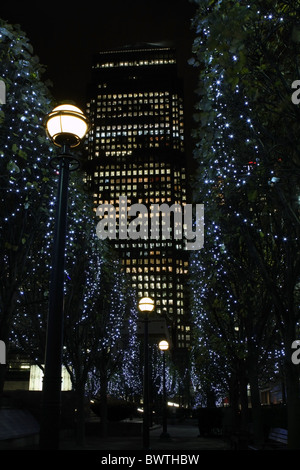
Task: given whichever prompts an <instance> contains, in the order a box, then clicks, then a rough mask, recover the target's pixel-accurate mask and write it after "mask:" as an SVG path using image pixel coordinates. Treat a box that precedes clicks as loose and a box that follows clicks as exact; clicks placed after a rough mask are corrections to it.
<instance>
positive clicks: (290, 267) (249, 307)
mask: <svg viewBox="0 0 300 470" xmlns="http://www.w3.org/2000/svg"><path fill="white" fill-rule="evenodd" d="M195 3H197V4H198V6H199V8H198V12H197V15H196V16H195V21H194V26H195V28H196V39H195V42H194V53H195V56H194V59H193V60H192V61H191V62H193V63H194V65H196V66H200V67H201V68H200V73H199V103H198V112H197V114H196V116H195V117H196V119H197V120H198V122H199V127H198V129H197V130H196V131H195V138H196V140H197V143H196V150H195V159H196V161H197V162H198V175H197V177H196V181H195V182H196V185H197V190H196V191H195V197H196V199H197V201H199V202H202V203H204V204H205V214H206V215H205V218H206V233H205V246H204V248H203V250H202V252H201V253H199V254H196V255H195V256H194V259H193V268H194V271H195V272H196V273H198V276H197V278H196V277H194V279H195V282H194V285H193V288H194V293H195V295H197V296H201V298H202V301H201V305H200V306H199V305H197V304H196V303H195V307H194V311H195V320H196V325H197V326H198V327H199V335H200V337H201V336H202V335H203V334H204V333H205V332H206V330H205V328H204V329H202V328H203V324H204V325H208V327H209V326H211V327H212V329H213V337H214V338H217V337H219V343H220V344H221V347H220V344H219V345H217V348H216V345H212V342H211V340H210V347H213V348H212V353H213V352H218V351H219V352H221V356H222V355H223V354H225V357H226V359H227V367H228V377H229V378H232V377H233V374H234V373H235V374H236V378H237V380H238V381H240V382H241V383H244V390H245V384H247V382H248V381H250V383H251V385H252V386H251V394H252V401H253V403H252V405H253V404H254V407H255V410H256V411H257V416H256V417H255V423H256V424H257V423H258V424H259V419H260V417H259V409H260V407H259V405H260V403H259V394H258V387H259V380H262V378H263V377H258V374H257V372H256V374H255V370H256V371H257V370H259V369H258V368H263V371H264V374H265V376H264V378H265V379H268V375H267V374H271V372H270V371H269V370H268V369H267V368H266V365H267V364H269V361H270V358H272V357H273V358H274V366H273V368H274V369H275V357H276V358H277V356H278V354H279V357H280V351H282V353H281V361H284V366H285V373H286V377H287V389H288V409H289V410H290V411H291V412H290V413H289V436H290V444H291V446H296V445H297V444H296V443H297V442H299V432H300V431H299V429H298V428H297V426H298V425H297V420H298V422H299V419H298V418H295V416H298V412H299V411H300V408H299V406H300V403H299V371H298V370H295V368H293V364H292V363H291V360H290V351H291V349H290V348H291V344H292V341H293V340H294V339H296V338H297V333H298V322H299V298H298V297H297V287H298V285H299V281H300V265H299V260H298V257H297V253H298V252H299V205H298V195H299V163H300V162H299V157H298V156H299V152H298V143H297V139H296V129H297V125H298V124H297V117H298V113H299V111H298V109H297V107H296V106H295V105H293V103H292V102H291V83H292V82H293V81H294V80H295V77H297V75H298V68H297V51H299V42H300V41H299V31H298V29H297V28H298V26H297V21H296V16H297V5H296V4H295V2H291V1H281V2H259V1H255V2H251V4H249V2H231V3H230V4H228V2H224V1H221V2H214V1H204V0H203V1H196V2H195ZM199 188H200V189H199ZM282 346H283V347H282ZM283 355H284V357H283ZM215 357H216V355H215V354H214V358H215ZM217 357H218V356H217ZM276 360H277V359H276ZM234 365H236V366H237V367H234ZM238 365H239V366H238ZM255 375H256V377H255ZM244 395H245V392H244ZM297 396H298V398H297ZM241 398H242V397H240V399H241ZM244 399H245V398H244ZM292 410H294V411H292ZM295 410H297V411H295ZM293 413H294V414H293ZM259 429H260V430H261V427H260V426H259V425H258V426H257V429H256V437H257V438H258V440H259V439H261V434H260V435H259V432H260V431H259ZM297 436H298V437H297Z"/></svg>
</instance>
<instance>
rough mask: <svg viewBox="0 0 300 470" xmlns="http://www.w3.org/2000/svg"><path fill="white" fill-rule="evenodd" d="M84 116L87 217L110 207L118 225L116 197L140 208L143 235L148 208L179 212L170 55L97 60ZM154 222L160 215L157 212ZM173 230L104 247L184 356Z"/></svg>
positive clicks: (181, 191)
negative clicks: (90, 207) (91, 209)
mask: <svg viewBox="0 0 300 470" xmlns="http://www.w3.org/2000/svg"><path fill="white" fill-rule="evenodd" d="M87 111H88V114H89V118H90V120H91V124H92V131H91V132H90V135H89V141H88V152H89V159H90V160H92V161H93V163H94V164H93V165H92V173H91V174H90V176H89V178H90V183H91V186H92V188H93V193H94V204H95V209H96V208H97V207H98V206H99V205H101V204H110V205H112V206H114V208H115V209H116V216H117V221H118V217H121V216H122V217H124V213H122V214H121V211H120V212H118V210H119V202H120V197H122V196H124V197H127V206H128V207H131V206H132V205H133V204H137V203H138V204H143V205H144V206H145V207H146V208H147V212H148V214H146V217H148V222H149V227H150V223H151V217H152V216H151V215H150V212H151V210H150V208H151V205H152V204H159V205H160V206H161V204H167V205H168V206H169V207H171V206H172V204H174V203H176V204H180V205H181V206H182V207H183V205H184V204H185V202H186V171H185V153H184V119H183V118H184V116H183V93H182V84H181V81H180V80H179V79H178V77H177V65H176V55H175V51H174V50H172V49H170V48H165V47H156V46H151V45H146V46H145V45H143V46H141V47H126V48H123V49H121V50H117V51H111V52H103V53H102V52H101V53H98V54H97V55H96V56H95V58H94V63H93V69H92V83H91V86H90V89H89V99H88V105H87ZM165 208H166V206H165ZM162 209H164V208H162ZM162 214H164V215H166V214H167V213H166V211H165V210H162ZM171 215H172V212H171ZM133 218H136V215H135V217H132V218H130V217H128V223H129V222H130V220H132V219H133ZM173 222H174V221H173ZM173 222H172V217H171V223H170V238H168V235H167V236H165V234H163V233H161V231H160V232H159V236H158V238H157V239H153V238H151V237H150V236H148V237H146V238H138V239H133V238H129V237H127V238H126V237H124V236H123V237H121V236H118V233H117V236H116V237H115V239H114V240H112V243H113V244H114V246H115V248H116V249H117V250H118V251H119V253H120V257H121V259H122V263H123V265H124V270H125V271H126V273H128V274H129V275H130V276H131V279H132V285H133V287H134V288H135V289H136V292H137V299H138V298H139V297H142V296H149V297H152V298H153V299H154V301H155V305H156V314H157V315H162V316H163V317H164V318H166V322H167V325H168V327H169V332H170V337H171V340H172V346H173V348H186V347H188V345H189V342H190V322H189V313H188V306H187V296H186V290H185V285H186V278H187V271H188V259H187V251H186V250H184V242H183V240H182V239H176V237H175V236H174V234H175V231H176V230H177V227H176V224H175V227H174V223H173ZM156 223H159V224H160V225H159V226H160V229H161V228H162V225H161V224H162V222H161V221H158V220H157V219H156ZM144 227H145V225H144ZM111 235H112V234H111Z"/></svg>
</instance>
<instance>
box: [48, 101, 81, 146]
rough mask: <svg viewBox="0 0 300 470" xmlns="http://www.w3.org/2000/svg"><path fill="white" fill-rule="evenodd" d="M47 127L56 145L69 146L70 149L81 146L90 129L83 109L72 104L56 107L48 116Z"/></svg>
mask: <svg viewBox="0 0 300 470" xmlns="http://www.w3.org/2000/svg"><path fill="white" fill-rule="evenodd" d="M45 126H46V130H47V134H48V136H49V138H50V139H51V140H52V142H53V143H54V145H57V146H58V147H62V146H63V145H68V146H69V147H70V148H74V147H77V146H78V145H80V143H81V141H82V139H83V138H84V137H85V135H86V134H87V132H88V129H89V125H88V120H87V118H86V117H85V115H84V114H83V112H82V111H81V109H79V108H77V106H74V105H72V104H62V105H60V106H56V107H55V108H54V109H53V110H52V111H51V112H50V113H49V114H48V115H47V117H46V120H45Z"/></svg>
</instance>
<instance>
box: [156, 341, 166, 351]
mask: <svg viewBox="0 0 300 470" xmlns="http://www.w3.org/2000/svg"><path fill="white" fill-rule="evenodd" d="M158 347H159V349H160V350H161V351H167V350H168V349H169V343H168V341H166V340H165V339H163V340H162V341H160V342H159V344H158Z"/></svg>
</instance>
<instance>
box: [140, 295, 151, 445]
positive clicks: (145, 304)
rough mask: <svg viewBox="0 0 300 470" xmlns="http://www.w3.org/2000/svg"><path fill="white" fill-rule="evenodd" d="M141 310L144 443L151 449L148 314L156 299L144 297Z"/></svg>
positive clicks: (141, 300) (141, 301)
mask: <svg viewBox="0 0 300 470" xmlns="http://www.w3.org/2000/svg"><path fill="white" fill-rule="evenodd" d="M138 307H139V310H140V312H142V313H144V314H145V320H144V325H145V328H144V415H143V445H144V449H149V346H148V314H149V313H151V312H153V310H154V300H153V299H151V298H150V297H143V298H142V299H140V301H139V304H138Z"/></svg>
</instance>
